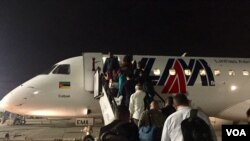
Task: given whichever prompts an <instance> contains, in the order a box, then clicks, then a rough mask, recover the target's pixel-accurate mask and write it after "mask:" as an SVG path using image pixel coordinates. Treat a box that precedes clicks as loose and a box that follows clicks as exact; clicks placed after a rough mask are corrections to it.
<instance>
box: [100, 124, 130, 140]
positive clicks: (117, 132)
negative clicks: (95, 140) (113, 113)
mask: <svg viewBox="0 0 250 141" xmlns="http://www.w3.org/2000/svg"><path fill="white" fill-rule="evenodd" d="M126 124H128V123H127V122H120V123H118V124H117V125H115V126H114V127H113V128H112V129H111V130H109V131H106V132H104V133H103V134H102V135H101V137H100V140H101V141H129V140H128V139H127V137H126V136H125V134H126V132H128V131H125V129H123V126H124V125H126Z"/></svg>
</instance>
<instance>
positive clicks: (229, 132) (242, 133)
mask: <svg viewBox="0 0 250 141" xmlns="http://www.w3.org/2000/svg"><path fill="white" fill-rule="evenodd" d="M226 132H227V136H231V135H233V136H235V137H238V136H247V134H246V132H245V130H244V129H226Z"/></svg>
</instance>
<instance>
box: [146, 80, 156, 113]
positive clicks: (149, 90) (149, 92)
mask: <svg viewBox="0 0 250 141" xmlns="http://www.w3.org/2000/svg"><path fill="white" fill-rule="evenodd" d="M143 91H144V92H145V93H146V97H145V109H149V104H150V103H151V102H152V101H153V100H154V96H155V95H156V93H157V92H156V91H155V89H154V85H153V83H152V81H151V79H150V78H149V76H144V82H143Z"/></svg>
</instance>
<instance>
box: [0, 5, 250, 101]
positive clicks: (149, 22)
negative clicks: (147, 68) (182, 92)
mask: <svg viewBox="0 0 250 141" xmlns="http://www.w3.org/2000/svg"><path fill="white" fill-rule="evenodd" d="M249 7H250V1H249V2H248V1H244V0H239V1H236V0H207V1H205V0H125V1H120V0H0V98H1V97H2V96H3V95H5V94H6V93H8V92H9V91H10V90H12V89H13V88H15V87H16V86H18V85H19V84H21V83H22V82H24V81H26V80H28V79H30V78H31V77H33V76H35V75H37V74H39V73H41V72H43V71H44V70H46V69H47V68H49V67H50V66H52V65H53V64H55V63H57V62H58V61H61V60H63V59H66V58H69V57H72V56H78V55H81V53H82V52H83V51H96V52H104V53H107V52H108V51H112V52H114V53H123V54H125V53H132V54H158V55H177V56H180V55H182V54H183V53H184V52H188V56H210V57H249V56H250V53H249V46H250V40H249V39H250V8H249Z"/></svg>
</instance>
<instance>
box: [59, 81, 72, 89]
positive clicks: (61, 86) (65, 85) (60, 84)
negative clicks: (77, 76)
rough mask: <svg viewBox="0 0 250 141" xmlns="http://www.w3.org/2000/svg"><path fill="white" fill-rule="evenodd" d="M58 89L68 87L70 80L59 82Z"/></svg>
mask: <svg viewBox="0 0 250 141" xmlns="http://www.w3.org/2000/svg"><path fill="white" fill-rule="evenodd" d="M59 89H70V82H59Z"/></svg>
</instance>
